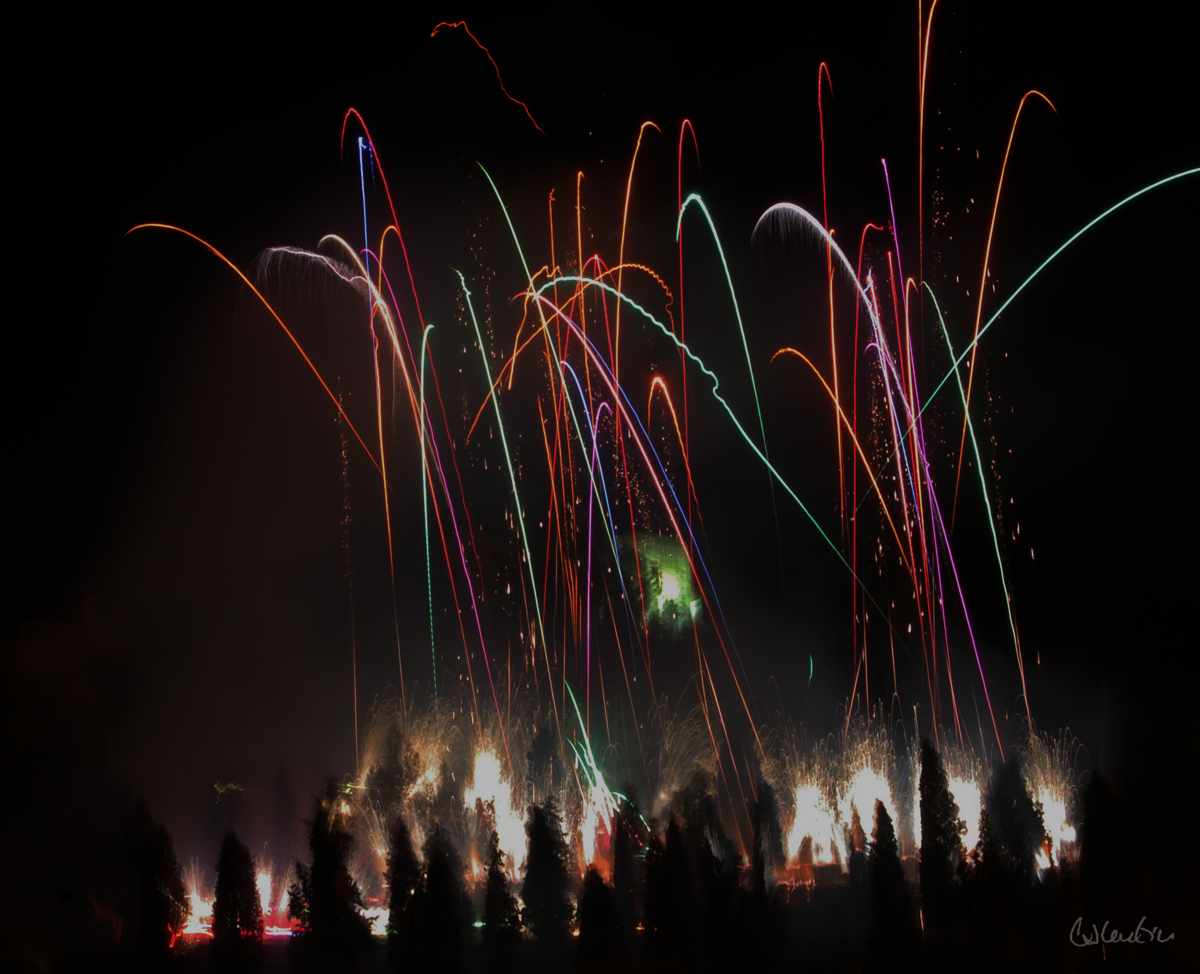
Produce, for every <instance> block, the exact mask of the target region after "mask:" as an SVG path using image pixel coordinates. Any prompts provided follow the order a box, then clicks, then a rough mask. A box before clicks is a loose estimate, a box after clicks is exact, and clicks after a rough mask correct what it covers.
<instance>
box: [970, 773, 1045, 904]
mask: <svg viewBox="0 0 1200 974" xmlns="http://www.w3.org/2000/svg"><path fill="white" fill-rule="evenodd" d="M1045 839H1046V828H1045V825H1044V824H1043V821H1042V806H1041V803H1040V802H1037V801H1035V800H1034V798H1033V796H1032V795H1030V793H1029V788H1028V787H1027V786H1026V784H1025V776H1024V774H1023V773H1022V767H1021V759H1020V758H1019V757H1018V756H1017V755H1012V756H1010V757H1009V758H1008V760H1006V761H1005V762H1004V763H1003V764H1001V765H1000V766H999V767H998V768H997V769H996V772H995V774H994V775H993V776H992V779H991V781H990V782H989V783H988V788H987V793H986V794H985V795H984V801H983V815H982V816H981V820H980V829H979V850H980V860H981V866H982V869H983V872H984V875H985V877H990V878H992V879H994V880H995V881H997V882H999V883H1001V884H1010V883H1011V884H1013V885H1015V886H1017V887H1023V886H1028V885H1029V884H1030V883H1032V882H1033V879H1034V876H1035V873H1034V869H1035V866H1036V862H1037V860H1036V855H1037V851H1038V849H1040V848H1041V846H1042V843H1043V842H1044V841H1045Z"/></svg>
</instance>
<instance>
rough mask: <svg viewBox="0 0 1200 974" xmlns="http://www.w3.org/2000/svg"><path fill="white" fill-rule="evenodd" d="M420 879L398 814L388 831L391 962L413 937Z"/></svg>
mask: <svg viewBox="0 0 1200 974" xmlns="http://www.w3.org/2000/svg"><path fill="white" fill-rule="evenodd" d="M420 882H421V864H420V862H418V861H417V853H416V850H415V849H414V848H413V844H412V836H411V835H410V834H409V831H408V826H407V825H406V824H405V822H404V819H403V817H402V816H399V815H397V816H396V819H395V821H393V822H392V827H391V830H390V831H389V833H388V864H387V886H388V922H387V935H388V951H389V953H390V954H391V956H392V959H393V962H395V961H397V960H398V959H399V958H400V957H401V956H402V955H403V954H404V952H405V951H406V950H407V949H408V947H409V941H410V940H411V937H412V901H413V896H414V895H415V893H416V890H417V886H418V885H419V884H420Z"/></svg>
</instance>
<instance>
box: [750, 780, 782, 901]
mask: <svg viewBox="0 0 1200 974" xmlns="http://www.w3.org/2000/svg"><path fill="white" fill-rule="evenodd" d="M750 825H751V828H752V830H753V842H754V848H753V849H752V850H751V855H750V892H751V894H752V895H753V896H755V897H758V898H760V899H763V900H765V898H766V895H767V885H768V879H769V878H770V877H771V876H772V875H773V874H774V870H775V868H776V867H778V866H781V865H783V862H784V854H783V829H782V828H781V827H780V825H779V803H778V802H777V801H776V799H775V789H773V788H772V787H771V786H770V784H768V783H767V782H766V781H764V780H762V779H759V782H758V787H757V788H756V793H755V798H754V801H753V802H752V803H751V807H750Z"/></svg>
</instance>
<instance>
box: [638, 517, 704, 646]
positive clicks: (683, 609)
mask: <svg viewBox="0 0 1200 974" xmlns="http://www.w3.org/2000/svg"><path fill="white" fill-rule="evenodd" d="M638 547H639V552H638V553H639V555H640V556H641V557H640V559H639V560H640V561H641V564H642V583H643V586H644V587H645V590H646V621H647V622H658V623H660V624H662V625H664V626H672V627H675V628H680V627H682V626H683V625H684V624H685V623H688V622H694V621H695V620H696V619H698V618H699V616H700V608H701V604H702V603H701V601H700V599H699V598H698V597H697V595H696V591H695V589H694V588H693V587H692V572H691V569H690V568H689V567H688V563H687V559H686V558H685V557H684V554H683V549H681V548H680V547H679V544H678V542H677V541H676V540H675V539H674V538H671V539H664V538H656V537H648V538H644V539H642V540H641V544H640V545H639V546H638Z"/></svg>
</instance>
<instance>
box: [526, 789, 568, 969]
mask: <svg viewBox="0 0 1200 974" xmlns="http://www.w3.org/2000/svg"><path fill="white" fill-rule="evenodd" d="M525 835H526V836H527V837H528V850H527V852H526V857H525V882H524V883H523V884H522V886H521V899H522V900H524V902H525V914H524V921H525V926H526V928H528V930H529V931H530V932H531V933H532V934H533V936H534V938H535V939H536V941H537V944H538V947H539V952H540V953H542V955H543V957H544V958H549V957H550V956H552V955H554V954H556V953H558V952H561V951H562V949H563V948H564V947H565V946H566V939H567V926H568V924H569V923H570V922H571V901H570V900H569V899H568V896H567V890H568V879H567V863H568V861H569V860H568V855H569V853H568V850H567V844H566V841H565V840H564V838H563V830H562V821H561V819H560V818H559V814H558V808H557V806H556V805H555V803H554V799H553V797H551V798H548V799H546V803H545V804H544V805H540V806H539V805H531V806H530V808H529V818H528V819H527V820H526V822H525Z"/></svg>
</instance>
